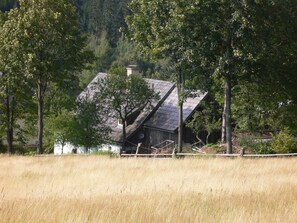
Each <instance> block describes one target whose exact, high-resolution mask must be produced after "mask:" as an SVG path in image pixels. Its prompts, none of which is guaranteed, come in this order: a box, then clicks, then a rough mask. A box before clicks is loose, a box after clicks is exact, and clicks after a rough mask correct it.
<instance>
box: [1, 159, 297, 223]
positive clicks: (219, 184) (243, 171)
mask: <svg viewBox="0 0 297 223" xmlns="http://www.w3.org/2000/svg"><path fill="white" fill-rule="evenodd" d="M296 164H297V159H296V158H289V159H222V158H216V159H215V158H211V159H183V160H177V159H110V158H107V157H99V156H65V157H6V156H2V157H0V222H13V223H15V222H282V223H283V222H296V221H297V165H296Z"/></svg>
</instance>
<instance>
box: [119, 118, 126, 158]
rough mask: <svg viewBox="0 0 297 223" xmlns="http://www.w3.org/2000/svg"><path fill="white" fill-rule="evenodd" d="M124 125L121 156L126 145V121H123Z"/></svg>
mask: <svg viewBox="0 0 297 223" xmlns="http://www.w3.org/2000/svg"><path fill="white" fill-rule="evenodd" d="M122 123H123V141H122V148H121V149H120V154H122V152H123V149H124V148H125V143H126V120H124V119H122Z"/></svg>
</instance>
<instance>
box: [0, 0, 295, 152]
mask: <svg viewBox="0 0 297 223" xmlns="http://www.w3.org/2000/svg"><path fill="white" fill-rule="evenodd" d="M22 2H24V1H21V2H20V3H18V1H16V0H6V1H1V3H0V10H1V11H2V12H1V14H0V24H1V34H0V41H1V46H0V48H1V52H0V54H1V55H0V70H1V80H0V81H1V86H2V87H1V95H0V97H1V100H2V101H3V103H2V104H1V113H0V121H1V127H0V137H1V138H2V140H3V141H7V143H5V144H8V146H4V145H2V146H0V147H1V151H2V152H5V151H6V150H7V151H8V152H9V153H12V152H14V151H15V150H16V148H17V147H18V146H13V145H16V144H18V143H21V144H26V143H28V140H29V139H30V138H34V137H35V138H38V142H39V143H37V147H39V150H38V153H43V152H49V153H50V152H52V144H53V142H54V141H55V140H57V138H58V139H60V140H61V141H63V142H64V141H67V140H68V141H69V139H70V138H71V139H73V138H75V139H78V138H79V137H80V136H82V135H89V134H90V132H86V134H82V133H81V131H83V129H88V126H84V125H88V123H90V122H94V121H96V120H97V121H98V119H100V117H93V120H87V119H86V116H88V115H87V114H93V113H94V111H96V109H98V108H97V107H96V106H95V107H94V105H90V104H88V103H87V102H84V103H83V102H79V103H78V102H77V100H76V98H77V96H78V94H79V93H80V92H81V91H82V90H83V89H84V88H85V87H86V85H87V84H88V83H89V82H90V80H92V78H93V77H94V76H95V75H96V74H97V73H98V72H108V71H111V70H113V71H114V70H116V69H117V68H119V67H125V66H127V65H129V64H137V65H138V66H139V67H140V69H141V71H142V73H143V76H144V77H154V78H159V79H164V80H172V81H174V82H175V83H176V84H177V86H178V88H179V92H180V94H179V97H180V98H179V102H180V103H179V107H180V108H182V105H183V100H184V98H183V97H184V95H185V94H186V90H185V89H203V90H205V91H208V92H209V93H210V94H211V95H212V97H213V98H214V99H215V100H216V101H217V102H218V104H219V109H218V110H219V111H220V113H221V115H220V116H221V120H220V123H222V124H221V125H222V127H221V126H219V127H217V126H215V128H216V130H217V129H222V132H223V135H222V142H225V143H226V145H227V153H232V139H233V137H234V135H236V134H238V135H243V137H242V138H241V142H242V145H244V146H253V147H255V148H257V152H259V153H271V152H295V151H296V143H295V141H294V139H293V138H294V134H296V133H297V121H296V120H297V88H296V83H297V51H296V49H297V46H296V45H297V36H296V35H297V34H296V32H295V31H296V30H297V22H296V21H297V19H296V13H295V12H296V11H297V4H296V3H294V1H290V0H284V1H281V0H272V1H269V2H266V1H248V0H242V1H223V0H222V1H220V0H213V1H211V0H209V1H202V2H197V1H195V0H191V1H189V2H187V3H184V2H183V1H179V0H172V1H166V0H147V1H140V0H139V1H138V0H109V1H107V0H85V1H83V0H68V1H66V0H58V1H54V0H38V1H37V2H40V5H41V6H44V7H48V8H50V9H51V10H48V11H45V12H44V13H43V14H42V13H40V14H41V15H38V16H41V18H43V19H44V21H37V19H34V16H31V15H37V14H38V10H40V8H38V7H41V6H40V5H38V6H36V5H34V4H33V3H32V1H28V2H30V4H28V5H26V4H22ZM65 2H67V4H64V3H65ZM42 4H44V5H42ZM55 10H56V12H57V13H58V14H59V15H63V16H57V14H55V13H52V11H55ZM42 12H43V11H42ZM152 12H153V13H152ZM53 24H59V25H58V26H59V28H57V29H53V31H52V32H49V34H48V36H46V35H43V33H42V32H41V31H40V30H44V32H46V31H45V30H46V28H45V27H52V26H53ZM23 27H27V28H26V29H23ZM11 30H14V31H13V32H12V31H11ZM61 30H63V32H62V31H61ZM28 33H29V34H31V37H33V38H30V37H29V36H28ZM61 33H62V34H61ZM61 35H62V36H63V37H61ZM66 35H68V36H71V38H72V41H69V38H65V39H64V37H65V36H66ZM41 40H42V41H41ZM28 46H30V47H29V48H28ZM48 46H51V47H52V49H55V50H49V49H48ZM32 49H34V50H35V49H36V51H32ZM40 52H42V53H40ZM57 52H59V53H57ZM70 52H72V53H70ZM73 52H76V53H75V54H74V53H73ZM20 55H21V56H22V57H21V58H20ZM45 55H46V56H45ZM61 56H64V57H63V58H62V57H61ZM44 58H46V59H48V61H47V60H46V59H44ZM22 61H24V62H22ZM61 64H63V66H61ZM61 67H62V69H60V68H61ZM58 68H59V69H58ZM41 71H42V72H43V73H41ZM65 86H67V87H65ZM211 109H213V108H209V107H208V108H205V110H206V111H207V112H205V113H201V114H200V116H198V115H197V119H195V120H194V121H193V122H192V123H189V126H192V128H193V129H195V128H197V126H200V127H201V128H205V129H206V128H211V125H212V124H214V122H213V121H212V118H213V117H212V115H211V114H213V113H214V112H213V111H212V110H211ZM37 111H38V112H37ZM74 111H76V112H74ZM82 114H86V115H85V117H84V116H83V115H82ZM79 115H81V116H79ZM101 115H102V114H101ZM88 117H90V116H88ZM78 118H79V120H84V121H78V120H77V119H78ZM73 129H76V130H78V129H79V130H80V133H78V132H75V131H73ZM267 132H268V133H269V134H273V136H274V137H275V139H276V141H275V144H280V145H284V144H288V146H287V150H286V151H281V149H279V151H271V146H269V145H267V144H262V143H258V144H257V143H255V142H254V141H253V140H251V138H253V137H258V136H260V135H261V134H264V133H267ZM66 133H67V134H66ZM234 133H235V134H234ZM277 136H281V137H279V138H277ZM96 137H97V138H99V139H100V140H99V141H96V140H95V141H94V143H101V142H102V141H101V138H100V137H103V135H101V136H100V135H99V136H98V135H97V136H96ZM283 139H286V141H285V142H282V140H283ZM277 140H278V141H277ZM82 141H83V140H82ZM87 141H90V139H87ZM40 142H42V143H40ZM31 143H32V142H31ZM79 143H80V144H83V142H81V141H80V142H79ZM40 144H41V145H40ZM251 144H252V145H251ZM180 146H181V145H179V147H180ZM6 147H7V148H8V149H7V148H6ZM42 147H44V148H42ZM276 148H277V145H276ZM180 149H181V148H180ZM20 150H21V149H20Z"/></svg>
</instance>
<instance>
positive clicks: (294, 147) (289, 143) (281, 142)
mask: <svg viewBox="0 0 297 223" xmlns="http://www.w3.org/2000/svg"><path fill="white" fill-rule="evenodd" d="M271 147H272V150H273V151H275V152H276V153H294V152H297V141H296V139H295V138H294V136H293V135H292V134H291V132H290V131H289V129H287V128H285V129H284V130H282V131H281V132H280V133H279V134H278V135H276V136H274V137H273V140H272V143H271Z"/></svg>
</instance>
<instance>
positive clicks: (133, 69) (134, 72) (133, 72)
mask: <svg viewBox="0 0 297 223" xmlns="http://www.w3.org/2000/svg"><path fill="white" fill-rule="evenodd" d="M126 69H127V76H128V77H130V76H132V75H138V74H139V69H138V67H137V65H129V66H128V67H126Z"/></svg>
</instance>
